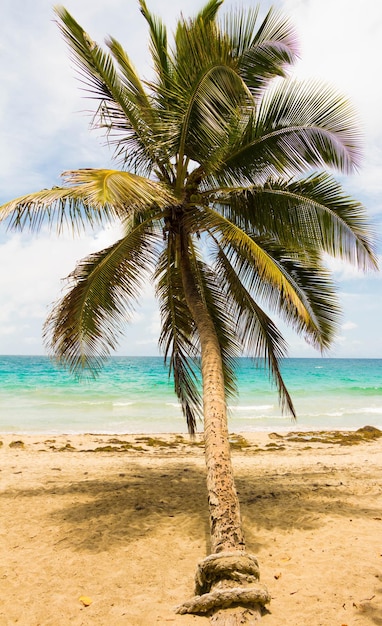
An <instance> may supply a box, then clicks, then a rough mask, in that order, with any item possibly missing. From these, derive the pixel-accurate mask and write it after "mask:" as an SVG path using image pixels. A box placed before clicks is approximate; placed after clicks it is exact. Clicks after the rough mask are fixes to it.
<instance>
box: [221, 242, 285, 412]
mask: <svg viewBox="0 0 382 626" xmlns="http://www.w3.org/2000/svg"><path fill="white" fill-rule="evenodd" d="M216 272H217V274H219V275H220V276H221V278H222V283H223V285H224V287H223V288H224V291H225V295H226V298H227V300H230V301H232V302H233V303H234V311H235V313H234V315H235V318H236V319H237V325H236V334H237V336H238V338H239V340H240V342H241V345H242V349H243V352H244V353H246V354H248V355H249V356H251V357H252V358H253V359H255V361H257V362H262V361H265V363H266V365H267V367H268V368H269V371H270V374H271V376H272V380H273V381H274V383H275V384H276V387H277V390H278V393H279V397H280V401H281V408H282V410H283V411H285V410H286V411H289V412H290V413H291V414H292V415H293V417H296V412H295V409H294V406H293V402H292V399H291V396H290V394H289V392H288V390H287V388H286V386H285V383H284V380H283V377H282V374H281V370H280V364H279V361H280V359H281V358H283V357H285V356H286V351H287V346H286V342H285V340H284V338H283V336H282V335H281V333H280V332H279V330H278V329H277V327H276V326H275V324H274V323H273V321H272V320H271V319H270V317H269V316H268V315H267V314H266V313H265V311H263V310H262V309H261V307H260V306H259V305H258V304H257V302H256V301H255V300H254V299H253V298H252V296H251V295H250V293H249V292H248V290H247V289H246V288H245V286H244V285H243V283H242V282H241V280H240V278H239V276H238V275H237V274H236V272H235V271H234V269H233V267H232V265H231V263H230V262H229V260H228V258H227V256H226V255H225V254H224V253H223V251H222V250H221V249H219V250H218V254H217V262H216Z"/></svg>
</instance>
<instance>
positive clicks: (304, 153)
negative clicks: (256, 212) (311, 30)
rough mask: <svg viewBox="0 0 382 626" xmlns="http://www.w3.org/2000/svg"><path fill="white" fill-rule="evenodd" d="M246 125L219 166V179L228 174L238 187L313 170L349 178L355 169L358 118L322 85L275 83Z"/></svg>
mask: <svg viewBox="0 0 382 626" xmlns="http://www.w3.org/2000/svg"><path fill="white" fill-rule="evenodd" d="M243 122H244V120H243ZM250 122H251V120H249V123H248V122H247V123H243V126H242V127H243V135H242V136H241V137H240V135H237V137H236V138H235V142H236V143H235V144H231V145H230V146H229V149H228V151H227V156H226V159H225V160H223V161H222V166H221V172H222V174H223V175H224V172H225V170H227V172H228V173H230V175H231V178H232V179H234V178H236V180H237V181H244V180H246V181H247V182H248V183H250V182H252V183H254V182H258V183H259V184H260V183H263V182H265V181H266V180H267V179H268V178H270V177H273V178H277V177H278V176H280V174H281V175H282V176H287V177H288V178H290V177H292V176H295V175H300V174H301V173H305V172H306V171H307V170H308V171H309V170H310V169H312V168H317V167H318V168H320V169H321V168H323V167H332V168H334V169H337V170H339V171H341V172H344V173H349V172H352V171H354V170H355V169H356V167H357V166H358V164H359V161H360V156H361V149H360V145H361V141H360V133H359V125H358V121H357V117H356V115H355V113H354V111H353V109H352V107H351V106H350V104H349V102H348V101H347V100H346V99H345V98H343V97H342V96H341V95H340V94H338V93H336V91H335V90H333V89H332V88H331V87H329V86H326V85H323V84H322V83H320V82H317V81H304V82H299V81H295V80H283V81H276V84H275V86H274V87H273V88H270V89H268V90H267V91H266V92H265V94H264V96H263V98H262V99H261V102H260V106H259V108H258V110H257V112H256V117H254V118H253V126H252V127H251V125H250ZM239 184H240V182H239Z"/></svg>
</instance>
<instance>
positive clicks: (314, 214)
mask: <svg viewBox="0 0 382 626" xmlns="http://www.w3.org/2000/svg"><path fill="white" fill-rule="evenodd" d="M215 197H216V199H218V202H219V204H220V207H221V210H222V211H223V214H224V215H226V216H227V217H228V219H230V220H231V221H235V223H237V224H238V225H239V224H240V225H241V227H242V228H244V229H245V230H250V231H252V232H256V233H258V234H259V235H260V236H263V235H266V234H267V235H268V236H269V237H274V238H275V239H276V240H277V241H278V242H280V243H282V244H283V245H285V246H286V247H287V248H290V249H291V248H293V247H301V246H302V247H303V248H306V247H309V248H311V247H313V248H315V249H316V250H323V251H325V252H327V253H328V254H329V255H332V256H334V257H340V258H343V259H345V260H347V261H348V262H350V263H352V264H353V265H356V266H358V267H360V268H361V269H368V268H376V267H377V260H376V256H375V252H374V243H373V231H372V230H371V228H370V224H369V221H368V219H367V216H366V209H365V207H364V206H363V205H362V203H361V202H358V201H356V200H354V199H353V198H351V197H350V196H348V195H346V194H345V192H344V190H343V188H342V186H341V185H340V184H339V183H338V182H337V181H336V180H335V179H334V178H333V177H332V176H330V175H329V174H327V173H325V172H322V173H320V174H314V175H311V176H309V177H308V178H305V179H299V180H292V181H287V182H286V181H283V180H269V181H267V182H266V184H265V185H259V186H249V187H245V188H241V189H235V188H233V189H232V190H228V189H227V190H222V191H221V192H220V193H219V192H218V193H216V196H215Z"/></svg>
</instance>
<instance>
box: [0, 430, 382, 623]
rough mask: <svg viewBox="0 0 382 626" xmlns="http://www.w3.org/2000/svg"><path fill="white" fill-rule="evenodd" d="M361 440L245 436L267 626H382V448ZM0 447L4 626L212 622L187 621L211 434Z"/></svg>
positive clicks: (20, 440)
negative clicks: (185, 604)
mask: <svg viewBox="0 0 382 626" xmlns="http://www.w3.org/2000/svg"><path fill="white" fill-rule="evenodd" d="M349 435H352V434H351V433H350V434H349V433H344V434H343V436H341V434H339V433H337V434H334V435H332V434H323V435H321V436H320V435H318V436H317V435H316V436H314V437H312V436H309V434H307V433H303V434H301V435H300V436H293V435H291V434H288V435H284V436H277V435H276V434H275V433H273V434H272V433H271V434H266V433H252V434H248V433H246V434H245V435H244V436H243V437H242V436H239V435H238V436H232V446H233V451H232V455H233V464H234V468H235V474H236V479H237V487H238V491H239V496H240V500H241V504H242V516H243V523H244V529H245V534H246V540H247V549H248V551H249V552H251V553H253V554H256V555H257V558H258V560H259V564H260V570H261V578H262V582H264V583H265V584H266V585H267V586H268V588H269V590H270V592H271V595H272V602H271V604H270V605H269V612H268V613H267V614H266V615H265V616H264V617H263V620H262V623H263V624H264V626H281V625H283V624H286V623H290V624H294V625H295V626H308V625H309V626H353V625H354V626H355V625H360V626H362V625H365V626H366V625H370V626H373V625H378V624H382V439H381V438H380V439H376V440H371V441H368V440H366V441H365V440H363V439H362V438H360V440H358V439H357V438H354V436H353V435H352V436H349ZM314 439H318V441H315V440H314ZM0 440H1V441H2V445H1V448H0V470H1V471H0V484H1V506H0V516H1V521H0V537H1V539H0V543H1V559H0V579H1V592H0V625H1V626H10V625H12V624H18V625H19V626H68V625H69V624H70V625H71V626H82V625H89V626H105V625H106V624H110V625H113V626H122V625H124V626H126V625H129V626H149V625H152V624H163V625H164V624H173V625H179V626H180V625H182V624H183V625H184V626H188V625H191V624H193V625H194V626H199V625H200V626H203V625H204V624H205V625H207V624H208V623H209V622H208V619H207V618H205V617H199V616H182V615H177V614H176V613H175V612H174V607H175V606H176V605H178V604H180V603H181V602H182V601H184V600H186V599H188V598H190V597H191V596H192V595H193V578H194V573H195V567H196V564H197V562H198V561H199V560H200V559H202V558H203V557H204V556H205V555H206V554H207V552H208V512H207V505H206V489H205V477H204V457H203V448H202V442H201V441H200V440H199V439H197V440H196V441H195V442H194V443H190V442H189V440H188V438H187V437H186V436H185V437H182V436H179V435H158V436H147V435H144V436H143V435H142V436H139V435H128V436H118V437H111V436H110V435H83V436H80V435H75V436H70V435H68V436H66V435H60V436H41V435H40V436H31V435H28V436H26V435H25V436H24V435H23V436H21V435H3V436H0ZM86 605H87V606H86Z"/></svg>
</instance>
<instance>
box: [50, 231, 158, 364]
mask: <svg viewBox="0 0 382 626" xmlns="http://www.w3.org/2000/svg"><path fill="white" fill-rule="evenodd" d="M156 244H157V237H155V236H154V235H153V234H152V232H151V225H150V224H147V223H144V224H141V225H139V226H138V227H137V228H135V229H134V230H132V231H131V232H129V233H128V234H127V235H126V236H125V237H124V238H123V239H121V240H120V241H117V242H116V243H115V244H113V245H112V246H110V247H109V248H106V249H105V250H101V251H100V252H97V253H94V254H91V255H89V256H88V257H86V258H85V259H83V260H82V261H80V262H79V264H78V265H77V267H76V269H75V270H74V272H73V273H72V274H71V275H70V276H69V277H68V278H69V281H70V283H69V291H68V293H66V295H65V296H64V297H63V298H62V299H61V300H59V301H58V302H57V303H56V304H55V305H54V307H53V309H52V311H51V313H50V315H49V317H48V319H47V321H46V323H45V327H44V338H45V342H46V345H47V346H48V348H49V350H50V351H51V352H52V353H53V354H54V355H55V356H56V358H57V359H58V361H59V362H60V363H62V364H63V365H65V366H66V367H68V368H69V369H70V370H71V371H73V372H74V373H76V374H77V375H80V374H81V372H82V373H86V372H91V373H93V374H94V373H96V372H97V371H98V370H99V368H100V367H101V365H102V363H103V361H104V360H105V358H106V357H107V356H108V355H109V354H110V352H111V351H112V350H115V348H116V346H117V344H118V338H119V336H120V334H121V332H122V331H123V326H124V324H125V323H126V322H127V320H128V319H129V316H130V315H131V313H132V312H133V310H134V305H135V303H136V301H137V298H138V296H139V292H140V290H141V289H142V286H143V284H144V278H145V276H147V272H148V270H149V269H150V265H153V263H154V261H155V246H156Z"/></svg>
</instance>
